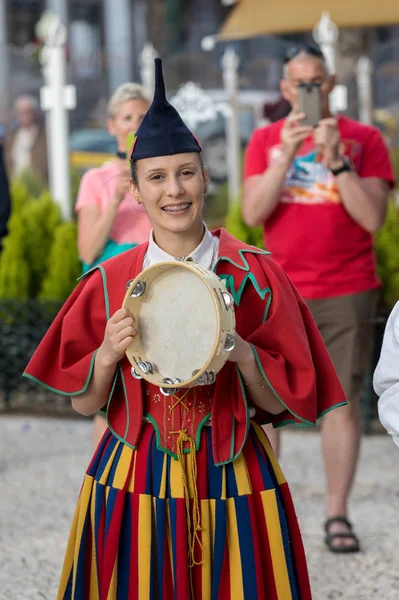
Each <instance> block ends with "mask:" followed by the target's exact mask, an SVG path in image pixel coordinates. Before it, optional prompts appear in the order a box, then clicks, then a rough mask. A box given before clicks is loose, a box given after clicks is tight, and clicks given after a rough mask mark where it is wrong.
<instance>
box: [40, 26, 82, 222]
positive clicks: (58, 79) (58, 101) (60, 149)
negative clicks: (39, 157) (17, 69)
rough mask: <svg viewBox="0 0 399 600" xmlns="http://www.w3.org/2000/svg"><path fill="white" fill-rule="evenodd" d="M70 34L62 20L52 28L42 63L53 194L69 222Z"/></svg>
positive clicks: (42, 100)
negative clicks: (68, 51)
mask: <svg viewBox="0 0 399 600" xmlns="http://www.w3.org/2000/svg"><path fill="white" fill-rule="evenodd" d="M66 41H67V30H66V27H65V26H64V25H63V24H62V23H61V21H60V20H59V18H58V17H54V18H53V19H52V20H51V22H49V24H48V32H47V37H46V41H45V45H44V47H43V49H42V51H41V56H40V60H41V63H42V65H43V76H44V81H45V86H44V87H42V88H41V90H40V105H41V108H42V110H44V111H46V112H47V113H48V119H47V124H48V127H49V132H48V135H47V140H48V157H49V165H48V166H49V179H50V191H51V194H52V196H53V198H54V200H55V201H56V202H57V203H58V204H59V205H60V208H61V213H62V216H63V218H64V219H65V220H68V219H70V218H71V217H72V207H71V182H70V168H69V131H68V129H69V127H68V113H67V110H72V109H73V108H75V106H76V90H75V87H74V86H70V85H69V86H66V85H65V82H66V48H65V46H66Z"/></svg>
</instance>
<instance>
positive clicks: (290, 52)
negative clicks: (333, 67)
mask: <svg viewBox="0 0 399 600" xmlns="http://www.w3.org/2000/svg"><path fill="white" fill-rule="evenodd" d="M302 53H303V54H309V55H310V56H314V57H316V58H321V59H323V60H324V54H323V52H322V51H321V50H320V48H319V47H318V46H316V44H297V45H295V46H290V47H289V48H288V49H287V51H286V53H285V56H284V64H287V63H289V62H290V60H292V59H293V58H295V57H296V56H298V55H299V54H302Z"/></svg>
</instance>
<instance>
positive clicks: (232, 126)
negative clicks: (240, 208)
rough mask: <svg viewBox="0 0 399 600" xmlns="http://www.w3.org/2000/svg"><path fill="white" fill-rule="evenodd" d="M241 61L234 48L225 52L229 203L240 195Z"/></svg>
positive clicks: (223, 66)
mask: <svg viewBox="0 0 399 600" xmlns="http://www.w3.org/2000/svg"><path fill="white" fill-rule="evenodd" d="M239 63H240V59H239V57H238V54H237V53H236V51H235V50H234V48H232V47H229V48H227V49H226V50H225V53H224V54H223V57H222V62H221V64H222V69H223V81H224V86H225V90H226V96H227V102H228V105H229V112H228V115H227V118H226V143H227V151H226V155H227V171H228V190H229V203H230V204H231V203H232V202H235V201H236V200H237V199H238V196H239V193H240V183H241V177H240V150H241V146H240V129H239V119H238V66H239Z"/></svg>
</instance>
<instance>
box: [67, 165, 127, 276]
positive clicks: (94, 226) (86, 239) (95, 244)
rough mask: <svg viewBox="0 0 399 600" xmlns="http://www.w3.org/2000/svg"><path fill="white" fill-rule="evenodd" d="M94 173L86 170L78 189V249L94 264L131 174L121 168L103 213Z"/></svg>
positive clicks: (88, 261) (87, 260)
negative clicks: (113, 190)
mask: <svg viewBox="0 0 399 600" xmlns="http://www.w3.org/2000/svg"><path fill="white" fill-rule="evenodd" d="M94 176H95V171H94V172H88V173H86V174H85V175H84V176H83V178H82V182H81V185H80V189H79V195H78V201H77V210H78V251H79V257H80V259H81V260H83V261H84V262H85V263H86V264H88V265H90V264H92V263H93V262H94V261H95V260H96V258H98V257H99V256H100V255H101V252H102V251H103V249H104V246H105V245H106V243H107V241H108V238H109V234H110V231H111V229H112V226H113V224H114V221H115V217H116V215H117V214H118V210H119V206H120V203H121V202H122V200H123V199H124V197H125V195H126V193H127V192H128V190H129V179H130V174H129V173H128V171H127V170H126V171H121V173H120V174H119V175H118V176H117V182H116V186H115V192H114V195H113V197H112V199H111V202H110V203H109V204H108V206H107V207H106V209H105V211H104V212H101V210H100V207H99V199H98V193H99V191H98V189H97V187H96V186H95V182H94V181H92V179H93V177H94Z"/></svg>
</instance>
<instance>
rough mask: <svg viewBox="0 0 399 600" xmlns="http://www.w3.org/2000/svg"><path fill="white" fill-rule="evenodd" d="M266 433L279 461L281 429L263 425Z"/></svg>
mask: <svg viewBox="0 0 399 600" xmlns="http://www.w3.org/2000/svg"><path fill="white" fill-rule="evenodd" d="M263 429H264V432H265V433H266V435H267V437H268V439H269V442H270V445H271V447H272V448H273V452H274V454H275V455H276V458H277V460H278V459H279V457H280V449H281V435H280V430H279V429H274V427H273V425H263Z"/></svg>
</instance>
